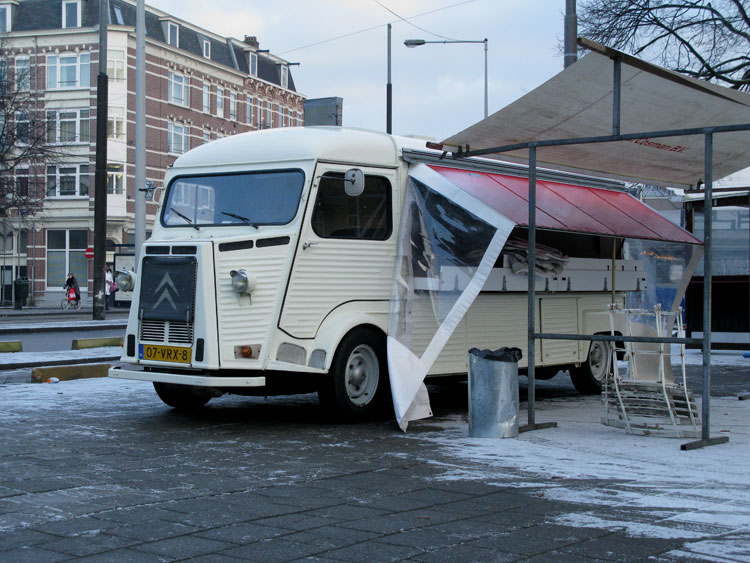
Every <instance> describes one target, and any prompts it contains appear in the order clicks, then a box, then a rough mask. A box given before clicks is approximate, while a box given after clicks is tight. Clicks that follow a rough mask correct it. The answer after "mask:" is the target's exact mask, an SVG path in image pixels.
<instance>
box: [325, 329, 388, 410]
mask: <svg viewBox="0 0 750 563" xmlns="http://www.w3.org/2000/svg"><path fill="white" fill-rule="evenodd" d="M387 390H388V368H387V363H386V356H385V342H384V339H383V338H382V337H381V336H380V335H379V334H377V333H376V332H375V331H373V330H370V329H366V328H358V329H355V330H353V331H351V332H350V333H349V334H347V335H346V336H345V337H344V339H343V340H342V341H341V344H339V347H338V349H337V350H336V354H335V355H334V357H333V363H332V364H331V370H330V372H329V374H328V376H327V378H326V380H325V381H324V382H323V383H322V385H321V387H320V389H319V390H318V397H319V398H320V403H321V405H323V407H324V408H326V409H327V410H329V411H330V412H332V413H333V414H334V415H335V417H336V418H338V419H339V420H342V421H349V422H353V421H357V420H366V419H368V418H371V417H372V416H374V415H375V414H377V413H379V412H380V410H381V408H382V406H383V403H384V397H385V394H386V393H387Z"/></svg>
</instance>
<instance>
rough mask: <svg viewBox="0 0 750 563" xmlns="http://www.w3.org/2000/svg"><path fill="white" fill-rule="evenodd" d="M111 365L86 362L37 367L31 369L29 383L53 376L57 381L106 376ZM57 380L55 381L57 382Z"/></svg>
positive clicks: (42, 380) (41, 381)
mask: <svg viewBox="0 0 750 563" xmlns="http://www.w3.org/2000/svg"><path fill="white" fill-rule="evenodd" d="M111 365H112V364H86V365H72V366H71V365H66V366H54V367H38V368H34V369H32V370H31V383H44V382H46V381H47V380H49V379H50V378H53V377H54V378H56V379H57V381H72V380H74V379H91V378H94V377H107V371H108V370H109V368H110V367H111ZM57 381H56V382H55V383H57Z"/></svg>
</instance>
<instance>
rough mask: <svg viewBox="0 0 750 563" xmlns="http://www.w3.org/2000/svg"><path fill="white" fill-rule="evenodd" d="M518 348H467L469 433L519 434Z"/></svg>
mask: <svg viewBox="0 0 750 563" xmlns="http://www.w3.org/2000/svg"><path fill="white" fill-rule="evenodd" d="M520 359H521V350H519V349H518V348H499V349H498V350H479V349H477V348H472V349H471V350H469V436H471V437H473V438H515V437H516V436H518V412H519V399H518V360H520Z"/></svg>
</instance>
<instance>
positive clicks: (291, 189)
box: [162, 170, 305, 228]
mask: <svg viewBox="0 0 750 563" xmlns="http://www.w3.org/2000/svg"><path fill="white" fill-rule="evenodd" d="M304 181H305V175H304V174H303V173H302V171H301V170H274V171H273V172H245V173H240V174H222V175H218V174H217V175H210V176H208V175H207V176H180V177H178V178H175V179H174V180H173V181H172V182H171V183H170V184H169V189H168V190H167V194H166V201H165V202H164V205H163V206H162V210H163V211H162V224H163V225H164V226H167V227H186V226H192V227H193V228H195V227H196V226H198V225H201V226H203V225H212V226H231V225H250V226H252V227H257V226H259V225H285V224H287V223H289V222H290V221H291V220H292V219H294V216H295V215H296V214H297V208H298V207H299V201H300V196H301V194H302V187H303V185H304Z"/></svg>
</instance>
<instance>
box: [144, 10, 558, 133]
mask: <svg viewBox="0 0 750 563" xmlns="http://www.w3.org/2000/svg"><path fill="white" fill-rule="evenodd" d="M147 5H149V6H153V7H155V8H158V9H161V10H163V11H165V12H167V13H169V14H172V15H174V16H177V17H179V18H181V19H184V20H186V21H189V22H192V23H195V24H199V25H200V26H201V27H203V28H205V29H207V30H209V31H213V32H215V33H218V34H221V35H224V36H232V37H236V38H238V39H242V38H243V37H244V36H245V35H255V36H256V37H257V38H258V40H259V42H260V48H261V49H270V50H271V52H272V53H274V54H276V55H279V56H281V57H283V58H285V59H286V60H288V61H290V62H299V63H300V66H298V67H292V69H291V70H292V75H293V77H294V82H295V86H296V88H297V91H299V92H300V93H302V94H304V95H305V96H307V97H308V98H322V97H329V96H338V97H341V98H343V99H344V125H345V126H348V127H364V128H368V129H376V130H385V119H386V117H385V116H386V109H385V99H386V94H385V92H386V82H387V30H386V25H387V24H388V23H392V24H393V29H392V79H391V82H392V84H393V132H394V133H396V134H405V135H424V136H429V137H434V138H439V139H443V138H446V137H449V136H450V135H452V134H453V133H457V132H458V131H461V130H462V129H464V128H466V127H467V126H469V125H471V124H473V123H475V122H477V121H479V120H481V119H482V117H483V115H484V51H483V45H482V44H450V45H443V44H432V45H424V46H421V47H417V48H413V49H409V48H407V47H405V46H404V40H405V39H426V40H433V41H441V40H443V39H444V38H449V39H460V40H480V41H481V40H482V39H484V38H485V37H486V38H487V39H488V40H489V59H488V60H489V112H490V114H492V113H493V112H495V111H497V110H499V109H500V108H502V107H504V106H506V105H508V104H509V103H510V102H512V101H514V100H515V99H517V98H519V97H520V96H522V95H523V94H524V93H526V92H528V91H530V90H533V89H534V88H535V87H536V86H538V85H539V84H541V83H542V82H544V81H545V80H547V79H549V78H551V77H552V76H554V75H555V74H556V73H557V72H559V71H561V70H562V66H563V58H562V53H561V50H560V47H559V44H560V42H561V40H562V36H563V15H564V10H565V1H564V0H468V1H467V0H398V1H396V0H377V1H376V0H314V1H310V0H274V1H271V2H269V1H268V0H263V1H258V0H221V1H218V2H217V1H214V2H205V0H151V1H148V0H147ZM389 10H392V11H393V12H395V13H396V14H397V15H394V14H393V13H391V12H390V11H389ZM399 16H400V17H401V18H403V20H407V21H403V20H402V19H399ZM420 28H421V29H420ZM440 36H442V37H440Z"/></svg>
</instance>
